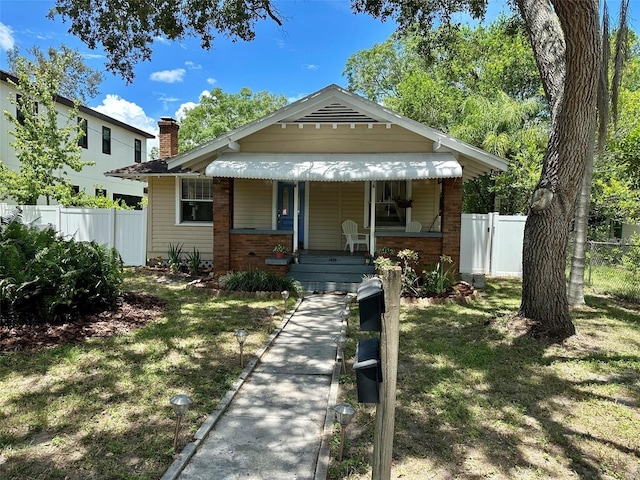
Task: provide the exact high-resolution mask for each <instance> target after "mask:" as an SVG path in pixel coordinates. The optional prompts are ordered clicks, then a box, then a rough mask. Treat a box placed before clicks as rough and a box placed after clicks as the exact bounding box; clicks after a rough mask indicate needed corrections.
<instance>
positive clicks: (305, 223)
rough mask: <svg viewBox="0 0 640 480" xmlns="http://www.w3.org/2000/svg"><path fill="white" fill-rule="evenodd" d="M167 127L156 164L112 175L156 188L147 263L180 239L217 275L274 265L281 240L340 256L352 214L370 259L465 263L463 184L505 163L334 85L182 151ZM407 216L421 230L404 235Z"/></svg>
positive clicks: (174, 127)
mask: <svg viewBox="0 0 640 480" xmlns="http://www.w3.org/2000/svg"><path fill="white" fill-rule="evenodd" d="M159 127H160V154H161V157H162V158H161V159H160V160H154V161H151V162H147V163H145V164H141V165H131V166H129V167H126V168H122V169H117V170H112V171H110V172H107V173H106V174H107V175H110V176H114V177H124V178H138V179H146V180H147V181H148V186H149V205H148V217H147V218H148V226H147V228H148V230H147V232H148V234H147V253H148V257H149V258H152V257H158V256H162V257H164V258H166V254H167V250H168V246H169V244H170V243H173V244H176V243H181V244H183V245H184V248H185V250H186V251H191V249H192V248H194V247H195V248H197V249H198V250H199V251H200V253H201V255H202V257H203V258H204V259H206V260H209V261H213V268H214V271H215V272H216V273H218V274H219V273H224V272H226V271H229V270H243V269H246V268H247V266H248V265H250V264H252V265H253V266H254V267H255V266H257V265H264V264H265V263H269V264H272V263H274V262H273V261H271V259H272V257H274V253H273V248H274V246H275V245H277V244H285V245H287V246H288V248H289V249H290V251H295V250H305V249H306V250H325V251H326V250H328V251H337V250H344V247H345V239H344V236H343V233H342V223H343V222H344V221H345V220H347V219H351V220H354V221H355V222H356V223H357V224H358V229H359V232H361V233H366V234H369V244H368V249H369V251H371V252H374V251H375V250H376V249H379V248H381V247H383V246H388V247H393V248H394V249H396V250H398V249H402V248H411V249H413V250H415V251H417V252H419V253H420V254H421V257H422V259H423V260H424V261H425V263H428V262H429V261H436V260H437V259H438V257H439V256H440V255H441V254H446V255H450V256H451V257H452V258H453V261H454V262H455V264H456V265H459V263H460V262H459V259H460V222H461V205H462V183H463V182H464V181H467V180H470V179H473V178H475V177H477V176H479V175H482V174H484V173H486V172H490V171H502V170H505V169H506V168H507V163H506V162H505V160H503V159H501V158H498V157H496V156H494V155H491V154H489V153H487V152H485V151H483V150H480V149H478V148H475V147H473V146H471V145H469V144H466V143H464V142H461V141H460V140H457V139H455V138H452V137H450V136H448V135H446V134H444V133H442V132H439V131H437V130H434V129H432V128H430V127H427V126H425V125H422V124H420V123H418V122H415V121H413V120H410V119H408V118H406V117H403V116H401V115H398V114H396V113H394V112H392V111H391V110H389V109H387V108H385V107H383V106H381V105H379V104H376V103H374V102H371V101H369V100H366V99H364V98H362V97H360V96H358V95H356V94H353V93H350V92H348V91H347V90H344V89H342V88H340V87H338V86H336V85H331V86H328V87H326V88H324V89H322V90H320V91H318V92H317V93H314V94H312V95H309V96H308V97H305V98H303V99H301V100H298V101H296V102H294V103H292V104H290V105H287V106H285V107H283V108H281V109H280V110H277V111H276V112H274V113H272V114H269V115H267V116H265V117H263V118H261V119H259V120H256V121H253V122H251V123H249V124H247V125H245V126H243V127H240V128H238V129H236V130H233V131H230V132H228V133H226V134H224V135H222V136H220V137H218V138H216V139H214V140H212V141H210V142H207V143H206V144H204V145H201V146H199V147H197V148H194V149H192V150H190V151H188V152H185V153H182V154H179V155H177V136H178V124H177V123H176V121H175V120H173V119H171V118H166V117H165V118H162V120H161V121H160V122H159ZM409 200H411V202H408V201H409ZM402 201H405V203H404V204H403V202H402ZM409 203H410V206H408V204H409ZM407 207H408V208H407ZM411 221H418V222H420V223H421V224H422V231H420V232H406V231H405V230H406V226H407V224H408V223H409V222H411ZM362 251H364V248H363V249H362ZM275 263H277V262H275ZM284 268H285V269H286V267H284Z"/></svg>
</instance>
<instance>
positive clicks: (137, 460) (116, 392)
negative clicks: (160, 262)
mask: <svg viewBox="0 0 640 480" xmlns="http://www.w3.org/2000/svg"><path fill="white" fill-rule="evenodd" d="M135 283H136V285H137V284H138V282H135ZM151 288H152V290H155V292H154V293H155V294H157V295H159V296H161V297H162V298H164V299H165V300H166V302H167V305H168V307H167V310H166V312H165V315H164V316H163V317H162V318H159V319H157V320H156V321H154V322H151V323H149V324H147V325H146V326H145V327H143V328H141V329H139V330H136V331H133V332H130V333H129V334H127V335H124V336H118V337H112V338H109V339H93V340H89V341H87V342H85V343H83V344H79V345H62V346H59V347H56V348H52V349H49V350H46V351H42V352H33V353H25V352H7V353H4V354H2V356H0V381H2V382H3V385H4V388H5V389H10V391H9V390H5V392H4V394H2V395H0V405H1V408H0V423H1V424H2V428H0V446H1V448H2V450H3V451H4V453H3V454H2V456H0V477H1V478H3V479H23V478H34V479H35V478H43V479H44V478H46V479H49V478H53V479H55V478H97V479H112V478H140V479H142V478H148V479H157V478H159V477H160V476H161V475H162V473H163V472H164V470H165V469H166V468H167V467H168V465H169V464H170V463H171V462H172V460H173V458H172V451H171V446H172V440H173V428H174V426H175V419H174V417H173V413H172V411H171V406H170V404H169V398H170V397H171V396H172V395H175V394H176V393H186V394H188V395H190V396H191V397H192V398H193V400H194V404H193V407H192V409H191V410H190V411H189V412H188V414H187V416H186V418H185V421H184V422H183V427H182V430H181V442H180V445H184V444H185V443H187V441H188V438H189V437H190V436H191V434H192V433H193V432H195V429H197V427H198V426H199V425H200V424H201V423H202V421H203V420H204V419H205V418H206V417H207V415H208V414H209V413H210V412H211V411H213V409H214V408H215V406H216V404H217V403H218V401H219V399H220V398H221V397H222V396H223V395H224V394H225V393H226V391H227V390H228V388H229V387H230V386H231V385H232V384H233V383H234V382H235V381H236V380H237V378H238V375H239V373H240V370H241V368H240V364H239V356H238V345H237V342H236V340H235V338H234V336H233V332H234V331H235V330H236V329H239V328H245V329H247V330H248V331H249V332H250V335H249V338H248V340H247V344H246V347H245V359H246V360H247V361H248V360H249V359H250V358H251V356H252V355H253V354H254V353H255V352H256V351H257V349H258V348H259V347H260V346H261V345H262V343H263V341H264V339H265V338H266V336H267V335H268V334H269V333H270V332H271V331H272V329H273V328H274V319H272V318H271V317H270V316H269V314H268V313H267V312H266V309H265V306H266V302H265V301H258V300H247V299H242V300H237V299H234V298H232V297H231V298H225V299H215V298H212V297H209V296H206V295H204V294H202V293H195V292H187V291H185V290H184V289H182V288H177V287H175V286H174V287H171V288H169V287H166V286H153V287H151ZM275 320H276V321H277V320H278V319H277V318H275ZM180 448H181V447H180V446H179V449H180Z"/></svg>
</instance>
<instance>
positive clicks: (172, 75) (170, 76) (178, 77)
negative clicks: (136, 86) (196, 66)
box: [149, 68, 187, 83]
mask: <svg viewBox="0 0 640 480" xmlns="http://www.w3.org/2000/svg"><path fill="white" fill-rule="evenodd" d="M185 73H187V71H186V70H185V69H184V68H174V69H173V70H161V71H159V72H153V73H152V74H151V76H150V77H149V78H150V79H151V80H153V81H155V82H165V83H175V82H182V81H183V80H184V75H185Z"/></svg>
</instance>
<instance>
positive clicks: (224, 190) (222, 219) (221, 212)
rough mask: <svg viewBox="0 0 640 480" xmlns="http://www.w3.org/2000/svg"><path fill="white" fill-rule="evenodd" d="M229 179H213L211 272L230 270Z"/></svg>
mask: <svg viewBox="0 0 640 480" xmlns="http://www.w3.org/2000/svg"><path fill="white" fill-rule="evenodd" d="M230 230H231V179H230V178H221V179H214V180H213V272H214V273H215V274H216V275H222V274H224V273H226V272H228V271H229V270H231V245H230V243H229V242H230V240H231V238H230V237H231V235H230V233H229V231H230Z"/></svg>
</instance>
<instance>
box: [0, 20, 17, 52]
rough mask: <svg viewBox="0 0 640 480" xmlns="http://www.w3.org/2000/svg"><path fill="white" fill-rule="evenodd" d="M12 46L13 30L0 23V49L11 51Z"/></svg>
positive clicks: (13, 42)
mask: <svg viewBox="0 0 640 480" xmlns="http://www.w3.org/2000/svg"><path fill="white" fill-rule="evenodd" d="M14 45H15V41H14V39H13V30H11V27H10V26H8V25H5V24H4V23H2V22H0V49H2V50H11V49H12V48H13V46H14Z"/></svg>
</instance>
